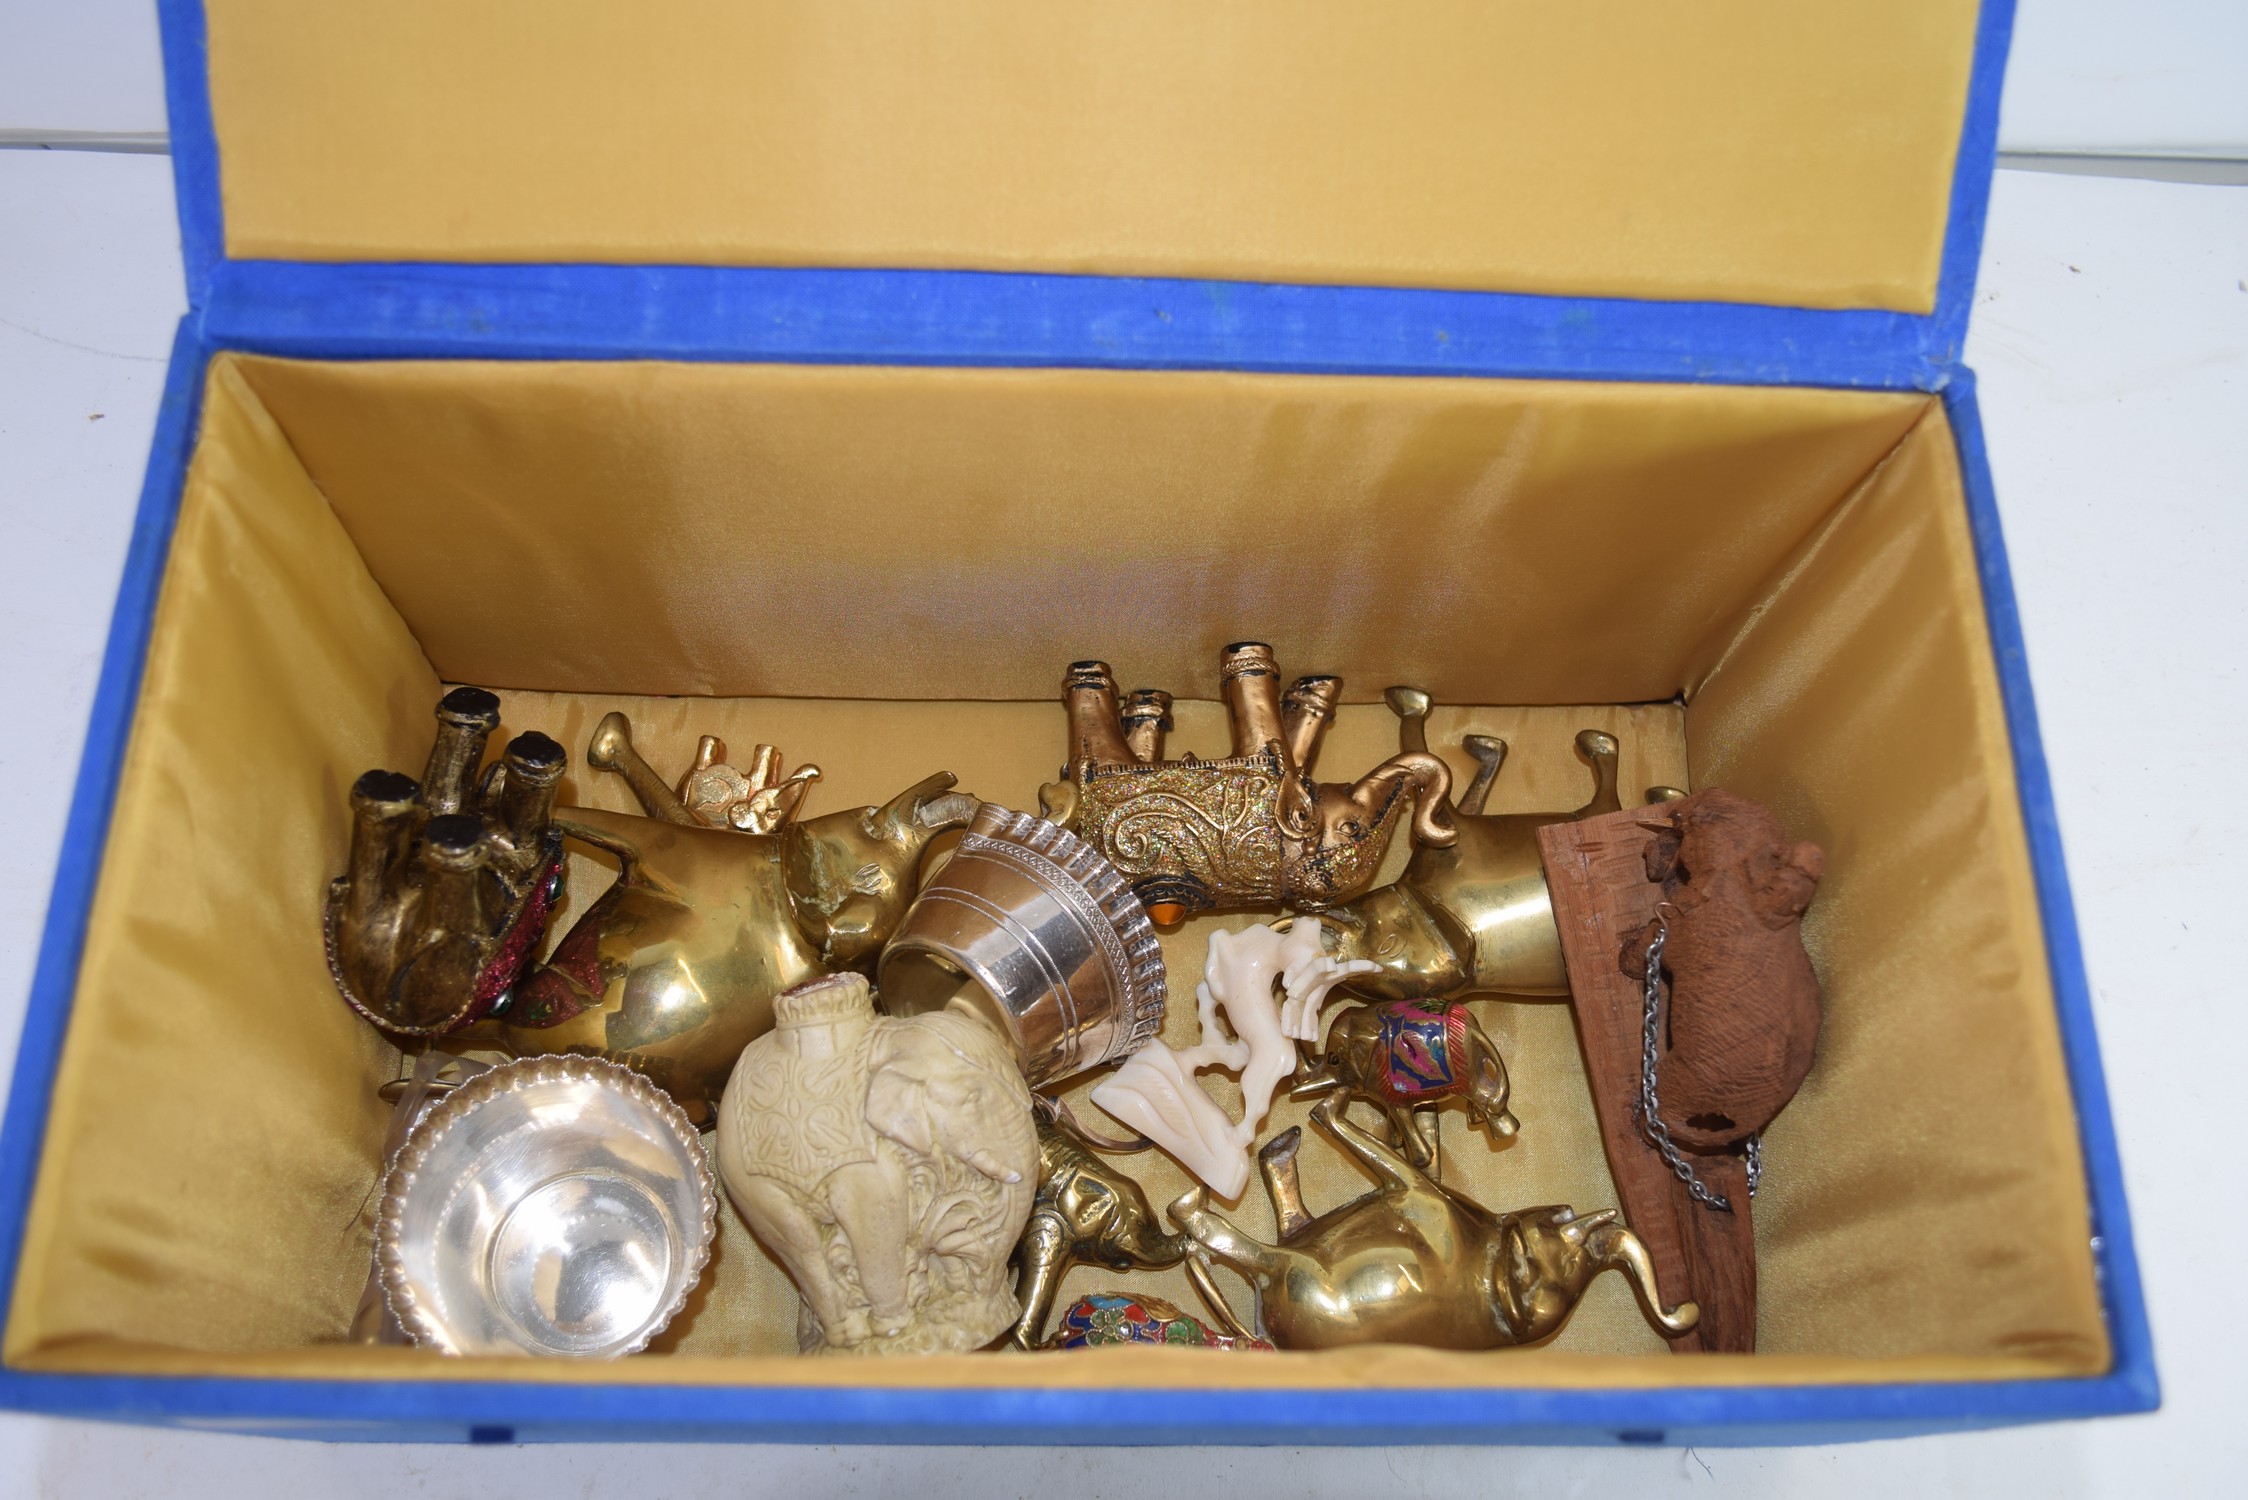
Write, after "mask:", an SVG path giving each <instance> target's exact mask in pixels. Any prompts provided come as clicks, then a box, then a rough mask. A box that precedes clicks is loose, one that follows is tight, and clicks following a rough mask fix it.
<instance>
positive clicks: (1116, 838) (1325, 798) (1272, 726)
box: [1048, 641, 1453, 926]
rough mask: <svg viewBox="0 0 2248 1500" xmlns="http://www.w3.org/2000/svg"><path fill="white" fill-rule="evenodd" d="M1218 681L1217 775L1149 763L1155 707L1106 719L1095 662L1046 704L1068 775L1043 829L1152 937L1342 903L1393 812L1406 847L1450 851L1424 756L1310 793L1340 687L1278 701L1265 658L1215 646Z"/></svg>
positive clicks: (1212, 763)
mask: <svg viewBox="0 0 2248 1500" xmlns="http://www.w3.org/2000/svg"><path fill="white" fill-rule="evenodd" d="M1219 677H1220V679H1221V682H1222V684H1223V691H1224V694H1225V701H1226V707H1227V710H1228V712H1229V713H1230V715H1231V717H1232V721H1233V756H1232V758H1230V759H1227V760H1207V761H1206V760H1196V759H1194V758H1192V757H1189V758H1187V759H1185V760H1177V761H1170V760H1164V759H1163V758H1162V748H1163V732H1164V730H1165V729H1167V728H1168V727H1169V718H1168V715H1169V709H1170V702H1171V698H1170V695H1169V694H1168V693H1164V692H1159V691H1157V690H1155V689H1153V688H1142V689H1140V690H1138V691H1137V692H1135V693H1133V694H1132V696H1131V699H1130V701H1129V702H1128V703H1125V704H1121V705H1120V704H1119V702H1118V699H1117V691H1116V678H1115V677H1114V675H1113V674H1111V673H1110V671H1109V668H1108V664H1107V663H1106V662H1099V661H1081V662H1076V663H1074V664H1072V665H1071V667H1070V669H1069V675H1068V678H1067V680H1066V682H1065V684H1064V686H1063V689H1062V698H1063V701H1064V703H1066V704H1067V705H1068V708H1069V724H1070V747H1069V764H1068V766H1067V767H1066V768H1065V769H1064V771H1063V775H1064V777H1065V782H1064V783H1063V784H1062V785H1060V786H1057V787H1053V788H1049V789H1048V790H1049V800H1048V807H1049V815H1050V816H1054V817H1056V819H1057V821H1067V822H1068V823H1069V824H1070V826H1072V827H1073V828H1074V831H1075V832H1076V833H1077V835H1078V837H1080V838H1082V839H1084V840H1085V841H1086V842H1087V843H1089V844H1091V845H1092V846H1093V847H1094V848H1096V849H1098V850H1099V851H1100V852H1101V853H1102V854H1103V855H1104V856H1106V857H1107V859H1108V860H1109V862H1110V863H1111V864H1113V865H1115V866H1116V868H1117V869H1118V870H1119V871H1121V872H1122V873H1123V875H1124V877H1125V879H1127V880H1129V881H1130V882H1131V884H1132V889H1133V891H1134V892H1135V893H1136V894H1137V895H1138V896H1139V898H1140V899H1141V901H1142V902H1144V903H1145V904H1146V906H1147V909H1148V915H1149V916H1150V917H1151V918H1153V919H1154V920H1155V922H1156V923H1157V924H1158V925H1161V926H1170V925H1172V924H1174V923H1176V922H1179V921H1182V920H1184V919H1185V918H1186V917H1189V916H1192V915H1193V914H1195V913H1196V912H1202V911H1210V910H1229V909H1238V908H1241V907H1253V906H1269V905H1274V904H1280V905H1286V906H1292V907H1295V908H1297V909H1299V910H1304V911H1316V910H1320V909H1323V908H1325V907H1328V906H1332V905H1334V904H1336V903H1337V902H1342V901H1348V900H1350V899H1351V898H1352V897H1353V896H1356V895H1358V894H1359V893H1360V892H1362V891H1364V890H1365V889H1366V887H1367V886H1368V885H1369V884H1370V883H1372V881H1373V879H1374V875H1375V873H1376V872H1377V871H1378V870H1379V869H1380V868H1381V862H1382V855H1383V854H1384V853H1385V852H1387V850H1388V848H1389V840H1390V836H1391V834H1392V833H1393V832H1394V831H1395V829H1396V826H1397V824H1398V821H1399V820H1400V818H1401V817H1402V816H1403V814H1404V810H1405V808H1406V806H1407V805H1408V803H1410V805H1411V806H1412V808H1413V813H1412V836H1413V840H1414V842H1415V844H1417V845H1419V846H1421V847H1424V848H1442V847H1446V846H1448V845H1450V844H1451V842H1452V840H1453V832H1452V828H1451V820H1450V819H1451V815H1450V804H1449V801H1448V799H1449V796H1450V793H1451V789H1452V774H1451V771H1450V770H1449V769H1448V768H1447V767H1446V766H1445V764H1444V762H1443V761H1441V760H1439V759H1438V758H1437V757H1435V756H1433V755H1431V754H1429V753H1428V750H1427V748H1426V746H1423V747H1422V748H1420V749H1418V750H1407V751H1404V752H1402V753H1400V754H1398V755H1394V756H1392V757H1390V758H1389V759H1388V760H1386V761H1383V762H1382V763H1381V764H1380V765H1378V766H1376V767H1375V768H1374V769H1373V770H1371V771H1369V772H1367V773H1366V775H1364V776H1362V777H1360V778H1359V780H1358V781H1357V782H1355V783H1352V784H1350V785H1343V784H1341V783H1335V782H1319V781H1315V780H1313V779H1312V774H1311V772H1312V766H1313V764H1314V763H1315V761H1316V760H1317V758H1318V754H1319V742H1320V740H1321V739H1322V738H1324V737H1325V735H1326V732H1327V726H1328V724H1329V723H1330V722H1331V721H1332V720H1333V718H1334V715H1335V704H1336V701H1337V699H1338V698H1339V697H1340V696H1341V693H1342V679H1340V678H1337V677H1300V678H1298V679H1296V682H1295V684H1294V686H1292V687H1290V688H1289V689H1288V692H1287V695H1286V697H1285V698H1283V697H1282V695H1281V691H1280V671H1279V668H1278V667H1277V666H1276V665H1275V664H1274V661H1273V655H1272V648H1271V647H1270V646H1267V645H1264V644H1263V643H1261V642H1257V641H1244V642H1240V643H1237V644H1235V645H1231V646H1228V647H1226V649H1225V653H1224V655H1223V657H1222V658H1221V661H1220V665H1219Z"/></svg>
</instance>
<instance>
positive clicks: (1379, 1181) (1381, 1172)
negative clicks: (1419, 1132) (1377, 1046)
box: [1197, 1094, 1428, 1238]
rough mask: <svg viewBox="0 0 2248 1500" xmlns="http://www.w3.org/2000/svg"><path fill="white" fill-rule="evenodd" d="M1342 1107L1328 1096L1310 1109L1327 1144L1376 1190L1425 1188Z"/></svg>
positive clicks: (1422, 1179) (1423, 1180) (1421, 1178)
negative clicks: (1369, 1177) (1361, 1170)
mask: <svg viewBox="0 0 2248 1500" xmlns="http://www.w3.org/2000/svg"><path fill="white" fill-rule="evenodd" d="M1342 1107H1343V1097H1342V1096H1341V1095H1339V1094H1331V1095H1329V1096H1328V1097H1327V1098H1325V1099H1322V1100H1320V1101H1319V1103H1318V1104H1316V1105H1314V1106H1313V1107H1312V1111H1311V1123H1312V1124H1314V1125H1316V1126H1318V1127H1319V1128H1320V1129H1321V1130H1322V1131H1325V1132H1326V1134H1327V1138H1328V1139H1329V1140H1331V1141H1333V1142H1334V1143H1335V1144H1336V1145H1337V1146H1340V1147H1341V1148H1342V1149H1343V1150H1344V1151H1347V1152H1349V1153H1350V1154H1351V1155H1352V1156H1354V1157H1356V1158H1357V1159H1358V1162H1359V1164H1360V1165H1361V1166H1363V1167H1365V1169H1366V1170H1367V1171H1369V1172H1371V1173H1373V1174H1374V1181H1375V1183H1376V1185H1377V1186H1379V1187H1381V1188H1382V1189H1384V1190H1385V1191H1386V1190H1389V1189H1396V1190H1398V1191H1407V1190H1411V1189H1415V1188H1423V1187H1426V1186H1427V1185H1428V1178H1427V1176H1426V1175H1425V1174H1423V1173H1422V1172H1421V1171H1420V1169H1419V1168H1417V1167H1415V1166H1414V1165H1413V1164H1412V1163H1411V1162H1410V1161H1408V1160H1406V1158H1405V1157H1404V1156H1403V1155H1401V1154H1400V1153H1399V1152H1398V1151H1397V1150H1395V1149H1393V1148H1392V1147H1390V1146H1389V1145H1387V1144H1385V1143H1384V1142H1381V1141H1378V1140H1376V1139H1375V1138H1374V1137H1373V1135H1372V1133H1371V1132H1369V1131H1368V1130H1367V1129H1366V1128H1365V1127H1364V1126H1362V1125H1358V1124H1356V1123H1354V1122H1353V1121H1352V1120H1351V1119H1350V1118H1349V1117H1348V1116H1347V1115H1345V1114H1344V1113H1343V1108H1342ZM1197 1238H1199V1236H1197Z"/></svg>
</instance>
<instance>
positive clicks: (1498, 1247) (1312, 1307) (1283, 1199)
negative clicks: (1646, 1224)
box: [1169, 1098, 1701, 1349]
mask: <svg viewBox="0 0 2248 1500" xmlns="http://www.w3.org/2000/svg"><path fill="white" fill-rule="evenodd" d="M1311 1119H1312V1123H1313V1124H1314V1125H1316V1126H1318V1127H1319V1129H1320V1130H1321V1131H1323V1132H1324V1133H1325V1134H1326V1135H1327V1136H1328V1137H1329V1138H1330V1139H1332V1140H1333V1141H1334V1142H1335V1144H1336V1145H1338V1146H1340V1147H1341V1148H1342V1149H1343V1150H1345V1151H1347V1152H1348V1153H1349V1154H1350V1155H1351V1156H1353V1157H1355V1158H1357V1160H1358V1161H1359V1162H1360V1163H1361V1164H1362V1165H1363V1166H1365V1167H1366V1169H1367V1170H1368V1171H1370V1172H1371V1173H1373V1175H1374V1179H1375V1181H1376V1183H1377V1184H1378V1185H1377V1186H1376V1188H1375V1190H1374V1191H1373V1192H1371V1193H1369V1194H1367V1195H1366V1196H1365V1197H1363V1198H1358V1199H1355V1200H1353V1201H1352V1202H1349V1203H1346V1204H1344V1205H1342V1206H1341V1207H1340V1208H1332V1209H1329V1210H1328V1211H1327V1212H1326V1213H1323V1214H1321V1215H1319V1216H1318V1217H1317V1218H1314V1217H1312V1216H1311V1215H1310V1214H1308V1213H1306V1212H1305V1211H1304V1206H1303V1198H1302V1194H1301V1192H1300V1190H1299V1189H1298V1187H1297V1183H1296V1152H1297V1150H1298V1148H1299V1147H1300V1146H1301V1145H1302V1142H1303V1137H1302V1129H1301V1127H1292V1128H1290V1129H1288V1130H1286V1131H1283V1132H1282V1133H1281V1134H1280V1135H1278V1136H1276V1137H1275V1138H1274V1139H1273V1140H1272V1141H1271V1142H1270V1143H1268V1144H1267V1145H1266V1146H1265V1148H1264V1150H1263V1151H1262V1152H1260V1153H1259V1161H1260V1163H1261V1164H1262V1166H1263V1168H1264V1178H1265V1187H1266V1189H1267V1190H1268V1191H1269V1192H1270V1193H1271V1194H1272V1207H1273V1212H1274V1214H1275V1216H1276V1217H1277V1218H1278V1220H1279V1224H1280V1241H1279V1243H1278V1244H1273V1245H1268V1244H1266V1243H1264V1242H1263V1241H1262V1240H1258V1239H1254V1238H1252V1237H1250V1236H1249V1235H1246V1234H1243V1233H1242V1232H1241V1231H1240V1230H1239V1229H1236V1228H1235V1227H1234V1226H1233V1225H1232V1224H1231V1223H1229V1222H1227V1221H1226V1220H1225V1219H1224V1218H1222V1217H1220V1216H1219V1215H1217V1214H1215V1213H1212V1212H1211V1211H1210V1209H1209V1208H1208V1206H1207V1203H1206V1196H1205V1193H1204V1191H1203V1189H1201V1188H1199V1187H1198V1188H1195V1189H1194V1190H1192V1191H1190V1192H1188V1193H1185V1194H1183V1195H1181V1196H1180V1197H1179V1198H1178V1199H1177V1200H1176V1201H1175V1202H1173V1203H1172V1204H1171V1206H1170V1210H1169V1212H1170V1216H1171V1219H1172V1221H1173V1222H1174V1223H1176V1224H1177V1225H1178V1226H1179V1227H1180V1228H1181V1229H1183V1230H1185V1231H1186V1233H1187V1235H1188V1236H1189V1237H1190V1238H1192V1239H1193V1240H1194V1241H1195V1245H1196V1251H1195V1254H1196V1255H1197V1256H1198V1257H1201V1256H1208V1257H1212V1258H1214V1259H1216V1260H1218V1261H1221V1262H1223V1263H1224V1264H1226V1265H1229V1266H1231V1267H1233V1268H1234V1269H1235V1270H1237V1271H1239V1272H1240V1273H1241V1274H1242V1275H1243V1276H1245V1277H1247V1278H1248V1280H1249V1282H1250V1284H1251V1285H1252V1286H1253V1287H1254V1288H1255V1289H1256V1293H1257V1317H1258V1322H1259V1323H1260V1324H1261V1325H1262V1327H1263V1330H1264V1333H1265V1335H1266V1336H1267V1337H1269V1338H1270V1339H1271V1340H1272V1341H1273V1343H1275V1344H1277V1345H1278V1346H1279V1347H1281V1348H1282V1349H1334V1348H1340V1347H1344V1346H1347V1345H1352V1344H1376V1343H1392V1344H1426V1345H1431V1346H1433V1347H1436V1348H1439V1349H1496V1348H1501V1347H1505V1346H1508V1345H1515V1344H1532V1343H1536V1342H1538V1341H1539V1340H1541V1339H1546V1338H1550V1337H1552V1336H1553V1335H1554V1334H1556V1333H1558V1332H1560V1331H1561V1326H1562V1325H1563V1324H1564V1323H1566V1322H1568V1320H1569V1314H1570V1313H1571V1312H1573V1311H1574V1310H1575V1309H1576V1305H1577V1300H1578V1298H1580V1297H1582V1296H1583V1295H1584V1290H1585V1287H1586V1286H1587V1285H1588V1284H1589V1283H1590V1282H1591V1281H1592V1278H1593V1277H1595V1276H1597V1275H1599V1274H1600V1273H1601V1272H1602V1271H1607V1270H1617V1271H1621V1272H1623V1274H1624V1275H1625V1277H1626V1278H1628V1279H1629V1280H1630V1282H1631V1286H1632V1290H1633V1291H1634V1292H1635V1293H1637V1294H1638V1297H1639V1305H1640V1310H1641V1311H1642V1312H1644V1313H1645V1314H1646V1316H1647V1321H1648V1322H1649V1323H1651V1324H1653V1325H1654V1326H1655V1328H1656V1329H1657V1330H1658V1331H1659V1332H1661V1333H1663V1334H1665V1335H1669V1336H1676V1335H1678V1334H1682V1333H1685V1332H1686V1331H1687V1330H1688V1329H1691V1328H1692V1327H1693V1326H1694V1325H1695V1324H1696V1323H1697V1322H1699V1321H1700V1319H1701V1310H1700V1309H1699V1308H1698V1307H1696V1306H1695V1305H1694V1304H1693V1303H1691V1302H1682V1303H1680V1304H1679V1305H1678V1306H1676V1307H1670V1308H1666V1307H1664V1306H1663V1305H1662V1302H1661V1298H1660V1296H1659V1295H1658V1293H1657V1292H1656V1289H1655V1268H1654V1265H1653V1263H1652V1262H1650V1261H1649V1260H1648V1258H1647V1247H1646V1246H1645V1245H1643V1244H1641V1243H1640V1241H1639V1237H1638V1236H1637V1235H1634V1234H1633V1233H1632V1232H1631V1231H1630V1230H1628V1229H1626V1228H1624V1227H1623V1226H1622V1225H1621V1224H1618V1223H1617V1222H1616V1214H1615V1210H1613V1209H1604V1210H1602V1211H1601V1212H1599V1213H1594V1214H1586V1215H1583V1216H1582V1217H1579V1216H1578V1214H1577V1213H1576V1211H1575V1210H1574V1209H1570V1208H1564V1207H1551V1208H1530V1209H1523V1210H1520V1211H1519V1212H1516V1213H1509V1214H1494V1213H1492V1212H1490V1211H1489V1210H1488V1209H1485V1208H1483V1207H1482V1206H1481V1205H1479V1204H1476V1203H1473V1202H1471V1201H1469V1200H1468V1199H1467V1198H1465V1197H1462V1196H1461V1195H1460V1194H1458V1193H1455V1192H1452V1191H1450V1190H1448V1189H1446V1188H1444V1187H1442V1186H1440V1185H1439V1184H1437V1183H1436V1182H1434V1181H1432V1180H1430V1178H1429V1177H1428V1175H1427V1174H1426V1173H1425V1172H1422V1171H1421V1170H1420V1169H1418V1168H1417V1167H1415V1166H1413V1164H1412V1163H1411V1162H1408V1161H1407V1160H1405V1158H1404V1157H1402V1156H1400V1155H1399V1154H1398V1153H1396V1152H1395V1151H1392V1150H1391V1149H1390V1148H1389V1147H1387V1146H1385V1145H1383V1144H1382V1143H1381V1142H1380V1141H1378V1140H1376V1139H1375V1138H1374V1137H1373V1136H1372V1135H1371V1134H1369V1133H1368V1132H1366V1131H1365V1130H1363V1129H1361V1128H1359V1127H1358V1126H1356V1125H1354V1124H1352V1123H1351V1122H1350V1121H1349V1120H1347V1119H1344V1118H1343V1116H1342V1112H1341V1100H1339V1099H1335V1098H1329V1099H1323V1100H1321V1101H1320V1103H1319V1104H1318V1106H1317V1107H1316V1108H1314V1109H1313V1110H1312V1115H1311Z"/></svg>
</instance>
